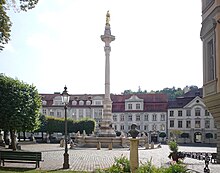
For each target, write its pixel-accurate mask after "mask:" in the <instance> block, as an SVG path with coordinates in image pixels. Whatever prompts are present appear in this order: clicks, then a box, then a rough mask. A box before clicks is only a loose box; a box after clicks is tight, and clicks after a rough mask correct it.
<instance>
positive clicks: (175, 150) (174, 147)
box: [168, 141, 179, 163]
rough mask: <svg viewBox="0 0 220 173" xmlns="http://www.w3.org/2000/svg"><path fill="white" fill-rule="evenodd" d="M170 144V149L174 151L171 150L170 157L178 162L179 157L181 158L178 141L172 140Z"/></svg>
mask: <svg viewBox="0 0 220 173" xmlns="http://www.w3.org/2000/svg"><path fill="white" fill-rule="evenodd" d="M168 145H169V148H170V150H171V151H172V152H170V154H169V156H168V157H169V158H170V159H172V160H173V161H175V162H177V163H178V159H179V157H178V145H177V143H176V141H170V142H169V143H168Z"/></svg>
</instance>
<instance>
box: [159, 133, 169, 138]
mask: <svg viewBox="0 0 220 173" xmlns="http://www.w3.org/2000/svg"><path fill="white" fill-rule="evenodd" d="M166 136H167V135H166V133H165V132H161V133H160V134H159V137H160V138H165V137H166Z"/></svg>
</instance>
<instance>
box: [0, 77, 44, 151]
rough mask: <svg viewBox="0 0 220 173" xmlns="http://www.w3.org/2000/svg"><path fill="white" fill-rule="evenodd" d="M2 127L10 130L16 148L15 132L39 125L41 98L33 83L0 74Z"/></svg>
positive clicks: (0, 124)
mask: <svg viewBox="0 0 220 173" xmlns="http://www.w3.org/2000/svg"><path fill="white" fill-rule="evenodd" d="M0 98H1V99H0V117H1V118H0V129H2V130H5V131H10V134H11V140H12V143H11V144H12V149H13V150H16V145H15V132H17V131H19V132H20V131H33V130H35V129H36V128H38V126H39V117H40V107H41V98H40V96H39V94H38V92H37V89H36V88H35V86H33V85H29V84H26V83H24V82H21V81H19V80H18V79H13V78H10V77H7V76H5V75H2V74H0Z"/></svg>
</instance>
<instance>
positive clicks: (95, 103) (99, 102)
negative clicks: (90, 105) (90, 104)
mask: <svg viewBox="0 0 220 173" xmlns="http://www.w3.org/2000/svg"><path fill="white" fill-rule="evenodd" d="M94 105H102V100H94Z"/></svg>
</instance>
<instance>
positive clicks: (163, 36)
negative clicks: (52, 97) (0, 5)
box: [0, 0, 202, 94]
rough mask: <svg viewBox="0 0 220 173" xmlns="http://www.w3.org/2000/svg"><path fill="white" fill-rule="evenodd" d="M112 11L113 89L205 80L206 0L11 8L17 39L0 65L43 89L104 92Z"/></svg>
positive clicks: (114, 0) (46, 1) (60, 0)
mask: <svg viewBox="0 0 220 173" xmlns="http://www.w3.org/2000/svg"><path fill="white" fill-rule="evenodd" d="M107 10H109V11H110V14H111V21H110V24H111V31H112V35H114V36H115V37H116V39H115V41H114V42H112V43H111V47H112V51H111V55H110V61H111V82H110V83H111V93H115V94H120V93H121V92H122V91H124V90H125V89H131V90H134V91H136V90H138V87H139V86H140V87H141V89H142V90H145V89H146V90H147V91H150V90H159V89H163V88H165V87H173V86H175V87H180V88H183V87H184V86H186V85H197V86H198V87H202V42H201V40H200V28H201V2H200V1H197V0H196V1H192V0H178V1H177V0H169V1H164V0H158V1H150V0H138V1H137V0H111V1H109V0H92V1H91V0H65V1H64V0H40V1H39V4H38V5H37V6H36V8H35V9H33V10H31V11H28V12H27V13H26V12H20V13H17V12H16V13H14V11H13V10H11V11H10V12H9V15H10V17H11V20H12V22H13V26H12V32H11V41H10V42H9V44H8V45H7V46H6V48H5V49H4V51H3V52H1V53H0V59H1V63H0V73H5V74H6V75H7V76H10V77H13V78H15V77H16V78H18V79H20V80H23V81H24V82H26V83H29V84H32V83H33V84H34V85H35V86H36V87H37V89H38V91H39V92H40V93H53V92H62V91H63V87H64V85H67V87H68V91H69V92H70V93H72V94H77V93H78V94H85V93H87V94H89V93H91V94H96V93H104V75H105V74H104V72H105V69H104V65H105V53H104V48H103V47H104V43H103V42H102V41H101V39H100V35H102V34H103V33H104V27H105V15H106V12H107Z"/></svg>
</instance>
